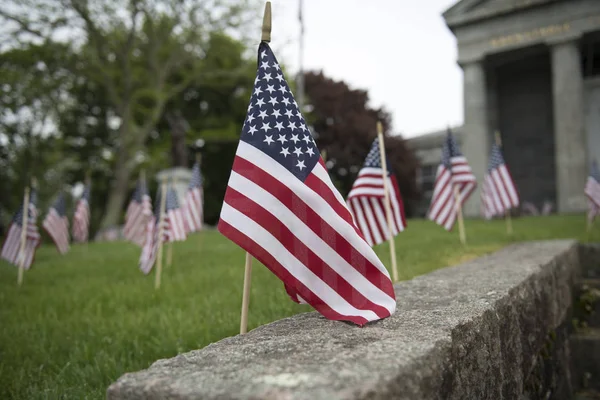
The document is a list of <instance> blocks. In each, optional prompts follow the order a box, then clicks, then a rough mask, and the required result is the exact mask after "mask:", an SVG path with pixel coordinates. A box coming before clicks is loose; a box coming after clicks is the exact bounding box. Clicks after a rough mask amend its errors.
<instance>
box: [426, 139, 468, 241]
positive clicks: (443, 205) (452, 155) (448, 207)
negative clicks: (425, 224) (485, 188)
mask: <svg viewBox="0 0 600 400" xmlns="http://www.w3.org/2000/svg"><path fill="white" fill-rule="evenodd" d="M455 185H456V187H457V188H458V193H459V196H458V197H459V202H460V206H461V207H462V205H463V204H464V203H465V202H466V201H467V199H468V198H469V196H471V194H472V193H473V190H475V187H476V186H477V180H476V179H475V175H473V172H472V171H471V167H470V166H469V164H468V162H467V159H466V158H465V156H463V155H462V153H461V152H460V149H459V148H458V144H457V143H456V141H455V140H454V136H453V135H452V131H450V129H448V134H447V136H446V140H445V142H444V146H443V148H442V162H441V164H440V165H439V167H438V170H437V174H436V177H435V184H434V187H433V197H432V198H431V205H430V206H429V211H428V213H427V214H428V218H429V219H430V220H432V221H435V222H436V223H437V224H438V225H442V226H443V227H444V228H445V229H446V230H448V231H450V230H452V227H453V226H454V222H455V221H456V218H457V214H458V210H457V207H456V205H457V204H456V199H455V195H454V186H455Z"/></svg>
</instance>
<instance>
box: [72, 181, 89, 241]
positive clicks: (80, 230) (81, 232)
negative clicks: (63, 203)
mask: <svg viewBox="0 0 600 400" xmlns="http://www.w3.org/2000/svg"><path fill="white" fill-rule="evenodd" d="M90 186H91V184H90V182H89V179H86V184H85V188H84V189H83V194H82V195H81V198H80V199H79V201H78V202H77V206H76V207H75V214H74V215H73V240H74V241H75V242H79V243H84V242H87V240H88V234H89V229H90Z"/></svg>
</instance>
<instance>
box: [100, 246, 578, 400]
mask: <svg viewBox="0 0 600 400" xmlns="http://www.w3.org/2000/svg"><path fill="white" fill-rule="evenodd" d="M578 271H579V251H578V246H577V244H576V243H575V242H574V241H566V240H561V241H547V242H531V243H524V244H516V245H512V246H509V247H507V248H505V249H503V250H501V251H499V252H497V253H494V254H492V255H490V256H486V257H482V258H479V259H477V260H474V261H471V262H468V263H464V264H461V265H458V266H454V267H448V268H444V269H441V270H438V271H435V272H432V273H430V274H427V275H423V276H420V277H417V278H415V279H412V280H410V281H406V282H401V283H399V284H397V285H396V294H397V299H398V308H397V311H396V313H395V314H394V315H393V316H392V317H390V318H388V319H386V320H383V321H377V322H375V323H371V324H369V325H367V326H366V327H364V328H359V327H356V326H354V325H351V324H346V323H341V322H333V321H328V320H326V319H324V318H322V317H321V316H320V315H319V314H317V313H314V312H313V313H305V314H300V315H296V316H294V317H290V318H287V319H283V320H280V321H277V322H274V323H272V324H268V325H265V326H262V327H259V328H257V329H255V330H253V331H251V332H249V333H248V334H247V335H244V336H235V337H232V338H227V339H224V340H221V341H219V342H216V343H213V344H211V345H209V346H207V347H205V348H203V349H201V350H197V351H192V352H189V353H185V354H181V355H179V356H177V357H174V358H171V359H166V360H159V361H157V362H155V363H154V364H152V365H151V366H150V368H148V369H147V370H143V371H140V372H135V373H129V374H125V375H123V376H122V377H121V378H119V380H118V381H117V382H115V383H113V384H112V385H111V386H110V387H109V388H108V390H107V398H108V399H109V400H124V399H166V398H169V399H389V398H396V399H437V398H448V399H462V398H473V399H475V398H494V399H502V398H504V399H518V398H520V397H521V395H522V394H523V392H524V390H525V389H524V388H525V381H526V380H527V377H528V376H529V374H530V373H531V371H532V370H533V367H534V362H535V361H534V360H535V358H536V356H537V354H538V353H539V351H540V350H541V349H542V347H543V346H544V343H545V341H546V339H547V336H548V333H549V332H552V331H553V330H554V329H555V328H557V327H558V326H559V325H561V324H562V323H563V322H564V321H565V320H567V316H568V313H569V310H570V308H571V303H572V296H571V288H572V283H573V281H574V279H575V277H576V276H577V275H578V273H579V272H578Z"/></svg>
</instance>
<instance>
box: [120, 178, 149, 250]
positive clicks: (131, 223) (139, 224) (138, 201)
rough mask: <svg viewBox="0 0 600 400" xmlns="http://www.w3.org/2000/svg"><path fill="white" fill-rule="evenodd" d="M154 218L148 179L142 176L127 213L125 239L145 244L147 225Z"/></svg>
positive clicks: (139, 244)
mask: <svg viewBox="0 0 600 400" xmlns="http://www.w3.org/2000/svg"><path fill="white" fill-rule="evenodd" d="M151 218H152V202H151V201H150V196H149V194H148V188H147V187H146V179H144V178H143V177H141V176H140V179H138V182H137V186H136V188H135V192H134V193H133V197H132V198H131V202H130V203H129V206H127V212H126V213H125V226H124V227H123V236H124V237H125V239H127V240H129V241H131V242H133V243H135V244H137V245H138V246H143V245H144V241H145V240H146V225H147V224H148V222H149V221H150V219H151Z"/></svg>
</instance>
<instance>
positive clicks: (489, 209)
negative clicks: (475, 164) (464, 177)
mask: <svg viewBox="0 0 600 400" xmlns="http://www.w3.org/2000/svg"><path fill="white" fill-rule="evenodd" d="M481 207H482V211H483V216H484V217H485V218H487V219H490V218H492V217H494V216H504V214H506V211H508V210H510V209H511V208H513V207H519V195H518V194H517V189H516V187H515V183H514V182H513V180H512V177H511V176H510V172H508V168H507V167H506V163H505V162H504V158H503V157H502V152H501V151H500V147H499V146H498V145H497V144H496V143H494V144H492V152H491V154H490V162H489V165H488V171H487V174H486V175H485V178H484V181H483V186H482V188H481Z"/></svg>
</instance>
